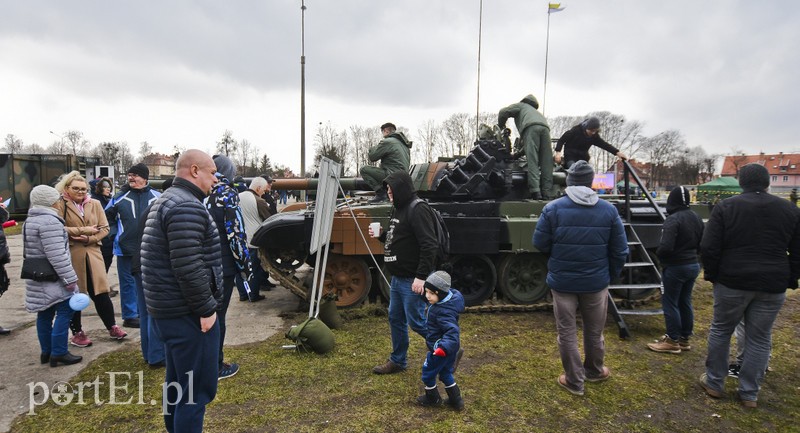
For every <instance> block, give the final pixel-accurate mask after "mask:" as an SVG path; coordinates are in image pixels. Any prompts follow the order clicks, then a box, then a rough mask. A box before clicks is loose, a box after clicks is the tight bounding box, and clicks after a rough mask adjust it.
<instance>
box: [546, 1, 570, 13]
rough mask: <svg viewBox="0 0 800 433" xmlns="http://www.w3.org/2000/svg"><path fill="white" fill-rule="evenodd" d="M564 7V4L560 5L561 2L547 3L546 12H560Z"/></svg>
mask: <svg viewBox="0 0 800 433" xmlns="http://www.w3.org/2000/svg"><path fill="white" fill-rule="evenodd" d="M565 7H566V6H564V7H561V3H548V6H547V13H548V14H549V13H551V12H561V11H563V10H564V8H565Z"/></svg>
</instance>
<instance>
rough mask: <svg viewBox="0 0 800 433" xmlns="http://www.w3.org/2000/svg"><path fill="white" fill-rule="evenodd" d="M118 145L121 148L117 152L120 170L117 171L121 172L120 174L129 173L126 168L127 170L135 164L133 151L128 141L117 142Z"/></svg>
mask: <svg viewBox="0 0 800 433" xmlns="http://www.w3.org/2000/svg"><path fill="white" fill-rule="evenodd" d="M117 146H118V149H119V150H118V152H117V161H118V167H119V171H117V173H120V176H123V175H124V174H127V172H126V171H125V170H127V169H128V168H129V167H130V166H132V165H133V154H132V153H131V151H130V148H129V147H128V143H126V142H124V141H123V142H121V143H117ZM123 182H124V179H123Z"/></svg>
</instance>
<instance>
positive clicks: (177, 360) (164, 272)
mask: <svg viewBox="0 0 800 433" xmlns="http://www.w3.org/2000/svg"><path fill="white" fill-rule="evenodd" d="M216 171H217V169H216V166H215V165H214V161H213V160H212V159H211V157H210V156H209V155H208V154H206V153H205V152H203V151H200V150H196V149H191V150H188V151H186V152H184V153H183V154H182V155H181V156H180V157H179V158H178V161H177V162H176V177H175V181H174V183H173V184H172V187H171V188H169V189H168V190H167V191H165V192H164V194H162V195H161V197H159V198H158V200H156V201H155V202H154V203H153V205H152V207H151V208H150V212H149V213H148V215H147V225H146V227H145V229H144V235H143V237H142V255H141V261H142V277H143V282H144V295H145V301H146V303H147V311H148V312H149V313H150V315H151V317H152V318H153V319H154V321H155V325H156V329H157V330H158V332H159V334H160V335H161V337H162V339H163V340H164V344H165V346H166V379H165V382H164V387H165V390H164V396H163V398H162V399H163V403H162V413H163V414H164V423H165V425H166V428H167V431H169V432H173V431H175V430H179V431H202V430H203V417H204V415H205V407H206V405H207V404H208V403H209V402H211V401H212V400H214V397H215V396H216V393H217V374H218V362H219V359H218V358H219V324H218V323H217V307H218V305H219V304H220V303H221V302H222V258H221V252H220V241H219V233H218V231H217V226H216V224H214V221H213V220H212V219H211V216H210V215H209V214H208V212H207V211H206V208H205V207H204V206H203V199H204V198H205V197H206V196H207V195H208V194H209V191H210V190H211V187H212V186H214V185H215V184H216V183H217V178H216V176H215V175H214V174H215V173H216Z"/></svg>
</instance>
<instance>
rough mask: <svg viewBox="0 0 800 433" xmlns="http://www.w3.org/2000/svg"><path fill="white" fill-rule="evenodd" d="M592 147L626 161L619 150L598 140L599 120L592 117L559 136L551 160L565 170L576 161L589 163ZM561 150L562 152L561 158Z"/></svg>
mask: <svg viewBox="0 0 800 433" xmlns="http://www.w3.org/2000/svg"><path fill="white" fill-rule="evenodd" d="M592 146H597V147H599V148H601V149H604V150H606V151H607V152H609V153H612V154H614V155H616V156H617V157H618V158H620V159H628V157H627V156H625V154H624V153H622V152H620V151H619V149H617V148H616V147H614V146H612V145H610V144H608V143H606V141H605V140H603V139H602V138H600V119H598V118H597V117H594V116H592V117H590V118H588V119H586V120H584V121H583V122H581V123H579V124H577V125H575V126H573V127H572V129H570V130H569V131H567V132H565V133H564V134H563V135H561V138H559V139H558V143H556V153H555V154H554V155H553V159H554V160H555V161H556V164H562V165H563V166H564V169H565V170H566V169H569V168H570V166H572V164H574V163H575V162H577V161H581V160H583V161H586V162H589V149H590V148H591V147H592ZM562 149H563V151H564V156H563V158H562V156H561V151H562Z"/></svg>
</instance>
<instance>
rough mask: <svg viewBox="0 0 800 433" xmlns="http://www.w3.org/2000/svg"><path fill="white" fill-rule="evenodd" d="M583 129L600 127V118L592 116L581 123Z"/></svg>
mask: <svg viewBox="0 0 800 433" xmlns="http://www.w3.org/2000/svg"><path fill="white" fill-rule="evenodd" d="M582 125H583V129H584V131H585V130H587V129H598V128H600V119H598V118H596V117H594V116H592V117H590V118H588V119H586V120H584V121H583V123H582Z"/></svg>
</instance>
